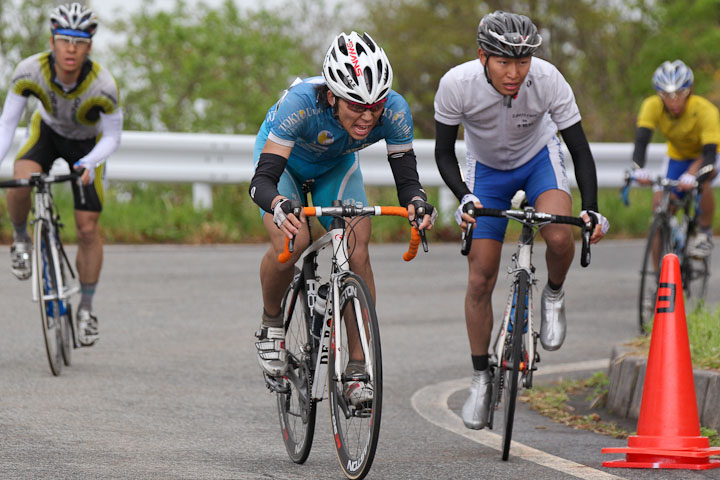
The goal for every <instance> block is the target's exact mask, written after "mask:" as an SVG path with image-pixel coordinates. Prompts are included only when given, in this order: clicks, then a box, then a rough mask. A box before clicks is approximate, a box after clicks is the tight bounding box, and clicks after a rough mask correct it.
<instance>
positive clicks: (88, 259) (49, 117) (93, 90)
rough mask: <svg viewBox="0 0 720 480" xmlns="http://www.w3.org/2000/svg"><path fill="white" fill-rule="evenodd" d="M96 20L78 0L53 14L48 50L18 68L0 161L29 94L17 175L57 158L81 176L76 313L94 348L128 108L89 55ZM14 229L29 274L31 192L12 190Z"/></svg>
mask: <svg viewBox="0 0 720 480" xmlns="http://www.w3.org/2000/svg"><path fill="white" fill-rule="evenodd" d="M97 26H98V23H97V17H96V15H95V13H93V11H92V10H90V9H88V8H86V7H84V6H82V5H81V4H79V3H72V4H70V5H59V6H58V7H56V8H54V9H53V10H52V12H51V13H50V31H51V36H50V51H48V52H43V53H39V54H36V55H33V56H31V57H29V58H26V59H25V60H23V61H22V62H20V63H19V64H18V66H17V67H16V69H15V72H14V73H13V76H12V85H11V87H10V91H9V92H8V95H7V98H6V99H5V104H4V107H3V110H2V114H1V115H0V161H2V159H3V158H4V157H5V155H7V153H8V151H9V149H10V145H11V143H12V139H13V136H14V132H15V129H16V128H17V126H18V123H19V122H20V117H21V116H22V112H23V110H24V109H25V106H26V103H27V100H28V97H30V96H31V95H32V96H34V97H36V98H37V99H38V100H39V105H38V108H37V110H36V111H35V113H34V114H33V116H32V119H31V121H30V125H29V126H28V129H27V139H26V141H25V144H24V145H23V146H22V147H21V148H20V150H19V152H18V154H17V156H16V158H15V164H14V178H28V177H29V176H30V174H31V173H35V172H49V170H50V168H51V167H52V164H53V162H54V161H55V159H57V158H60V157H62V158H64V159H65V160H66V161H67V162H68V164H69V165H70V166H71V167H72V168H75V169H78V168H85V172H84V173H83V176H82V183H83V185H84V186H83V187H82V188H83V190H84V198H85V203H84V204H81V202H80V193H79V187H78V186H77V185H73V195H74V198H75V223H76V225H77V231H78V254H77V260H76V263H77V269H78V274H79V278H80V284H81V294H82V296H81V300H80V305H79V308H78V314H77V315H78V317H77V318H78V325H79V337H80V341H81V343H83V344H86V345H92V344H93V343H94V342H95V341H96V340H97V338H98V326H97V317H95V315H93V314H92V299H93V295H94V293H95V287H96V285H97V282H98V279H99V277H100V269H101V266H102V257H103V248H102V241H101V238H100V234H99V231H98V220H99V218H100V212H101V210H102V203H103V177H104V162H105V160H106V159H107V157H108V156H109V155H110V154H111V153H113V152H114V151H115V150H116V149H117V147H118V145H119V144H120V135H121V131H122V121H123V117H122V110H121V109H120V105H119V100H118V89H117V85H116V83H115V79H114V78H113V77H112V75H110V73H109V72H108V71H107V70H105V69H103V68H102V67H101V66H100V65H98V64H97V63H95V62H93V61H92V60H91V59H90V58H89V57H88V55H89V53H90V50H91V48H92V37H93V35H94V34H95V31H96V30H97ZM7 204H8V211H9V214H10V220H11V222H12V224H13V229H14V233H13V245H12V247H11V250H10V257H11V266H12V271H13V273H14V274H15V275H16V276H17V277H18V278H19V279H21V280H24V279H27V278H29V277H30V274H31V272H30V270H31V263H30V250H31V243H32V241H31V238H30V235H29V234H28V231H27V217H28V212H29V210H30V189H29V188H18V189H11V190H9V191H8V193H7Z"/></svg>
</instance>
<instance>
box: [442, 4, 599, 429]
mask: <svg viewBox="0 0 720 480" xmlns="http://www.w3.org/2000/svg"><path fill="white" fill-rule="evenodd" d="M541 42H542V38H541V37H540V35H539V34H538V32H537V28H536V27H535V25H534V24H533V23H532V21H530V19H529V18H528V17H526V16H524V15H518V14H513V13H506V12H501V11H496V12H494V13H491V14H488V15H486V16H484V17H483V18H482V20H481V21H480V25H479V27H478V46H479V48H478V59H476V60H472V61H470V62H467V63H464V64H461V65H459V66H457V67H454V68H452V69H451V70H450V71H448V72H447V73H446V74H445V75H444V76H443V77H442V79H441V80H440V85H439V87H438V91H437V93H436V96H435V121H436V122H435V125H436V146H435V159H436V161H437V165H438V169H439V170H440V174H441V175H442V177H443V180H444V181H445V183H446V184H447V185H448V186H449V187H450V189H451V190H452V191H453V193H454V194H455V196H456V197H457V198H458V199H459V200H460V206H459V207H458V210H457V212H456V215H455V217H456V220H457V221H458V223H459V224H460V225H461V227H462V228H463V229H465V228H466V226H467V224H468V223H475V225H476V226H475V230H474V233H473V240H472V242H473V244H474V245H473V247H472V249H471V251H470V254H469V256H468V266H469V275H468V287H467V292H466V297H465V318H466V323H467V330H468V337H469V341H470V353H471V357H472V363H473V370H474V375H473V380H472V383H471V387H470V396H469V398H468V399H467V401H466V402H465V404H464V406H463V409H462V418H463V422H464V423H465V426H466V427H468V428H472V429H482V428H484V427H485V424H486V423H487V416H488V407H489V403H490V398H489V394H490V388H489V383H490V374H489V370H488V348H489V345H490V336H491V331H492V324H493V319H492V304H491V295H492V291H493V289H494V287H495V282H496V280H497V274H498V268H499V263H500V252H501V247H502V242H503V239H504V236H505V228H506V225H507V219H503V218H492V217H480V218H478V219H477V220H475V219H474V218H472V217H471V216H469V215H468V214H467V213H463V207H464V206H465V205H466V204H467V203H471V202H472V203H473V204H474V205H475V207H478V208H480V207H487V208H497V209H507V208H510V201H511V198H512V197H513V195H514V194H515V192H516V191H517V190H524V191H525V192H526V196H527V199H528V202H529V203H530V204H531V205H534V206H535V208H536V209H538V210H539V211H543V212H547V213H554V214H558V215H571V214H572V208H571V207H572V205H571V196H570V186H569V182H568V178H567V174H566V171H565V164H564V159H563V153H562V150H561V145H560V140H559V139H558V137H557V133H558V130H559V131H560V133H562V136H563V139H564V141H565V143H566V145H567V147H568V150H569V151H570V154H571V156H572V159H573V163H574V166H575V177H576V179H577V183H578V186H579V188H580V193H581V196H582V212H581V216H582V217H583V218H585V219H586V221H587V220H588V219H589V215H593V216H594V217H595V219H596V220H597V222H598V224H597V226H596V228H595V230H594V232H593V234H592V236H591V243H596V242H598V241H599V240H600V239H601V238H602V237H603V236H604V235H605V233H606V232H607V229H608V227H609V224H608V221H607V220H606V219H605V217H603V216H602V215H600V214H599V213H597V212H598V206H597V178H596V172H595V163H594V160H593V157H592V154H591V152H590V146H589V144H588V141H587V139H586V137H585V133H584V132H583V129H582V126H581V124H580V112H579V110H578V107H577V105H576V103H575V97H574V95H573V92H572V89H571V88H570V85H568V83H567V82H566V81H565V79H564V78H563V76H562V74H560V72H559V71H558V70H557V69H556V68H555V67H554V66H553V65H551V64H550V63H548V62H546V61H544V60H541V59H539V58H533V54H534V53H535V51H536V49H537V48H538V47H539V46H540V44H541ZM461 123H462V124H463V127H464V128H465V143H466V147H467V158H466V161H465V169H464V173H465V180H464V181H463V177H462V175H461V172H460V170H459V168H458V161H457V157H456V155H455V141H456V140H457V136H458V129H459V125H460V124H461ZM541 233H542V235H543V238H544V239H545V242H546V244H547V251H546V261H547V268H548V282H547V285H546V286H545V288H544V290H543V294H542V301H541V304H542V306H541V314H542V318H541V328H540V341H541V343H542V345H543V347H544V348H545V349H546V350H557V349H558V348H560V346H561V345H562V343H563V341H564V339H565V331H566V322H565V305H564V302H565V295H564V292H563V289H562V285H563V282H564V281H565V276H566V274H567V272H568V269H569V268H570V264H571V262H572V258H573V255H574V249H575V246H574V242H573V238H572V234H571V231H570V227H569V226H567V225H548V226H546V227H544V228H543V229H542V231H541Z"/></svg>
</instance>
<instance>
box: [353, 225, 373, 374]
mask: <svg viewBox="0 0 720 480" xmlns="http://www.w3.org/2000/svg"><path fill="white" fill-rule="evenodd" d="M348 223H350V224H351V225H352V229H350V228H348V229H347V230H346V234H347V243H348V253H349V254H351V256H350V260H349V263H350V270H352V271H353V272H354V273H356V274H357V275H359V276H360V277H361V278H362V279H363V280H364V281H365V283H366V284H367V286H368V288H369V289H370V294H371V295H372V299H373V303H375V277H374V276H373V271H372V266H371V265H370V252H369V249H368V245H369V243H370V233H371V231H372V227H371V222H370V219H369V218H367V217H360V218H356V219H353V220H350V221H349V222H348ZM346 318H347V319H348V320H349V319H351V318H353V316H352V315H348V316H347V317H346ZM346 330H347V336H348V348H349V349H350V360H357V361H362V360H363V359H364V358H363V353H362V346H361V345H360V338H359V336H358V334H357V331H356V330H355V329H353V328H347V329H346Z"/></svg>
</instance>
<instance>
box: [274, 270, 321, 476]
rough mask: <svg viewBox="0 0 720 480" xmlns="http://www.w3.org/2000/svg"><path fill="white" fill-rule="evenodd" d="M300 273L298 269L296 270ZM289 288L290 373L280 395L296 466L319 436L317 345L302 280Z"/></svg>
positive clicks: (280, 408)
mask: <svg viewBox="0 0 720 480" xmlns="http://www.w3.org/2000/svg"><path fill="white" fill-rule="evenodd" d="M296 273H297V269H296ZM295 278H296V279H297V280H296V282H297V283H296V282H293V283H291V284H290V286H289V287H288V289H287V291H286V292H285V295H284V297H283V301H282V311H283V313H284V315H283V317H284V319H285V348H286V350H287V354H288V370H287V372H286V373H285V375H284V376H283V378H282V382H281V383H282V385H283V386H285V387H287V391H286V392H278V394H277V404H278V415H279V417H280V429H281V431H282V435H283V442H284V443H285V448H286V450H287V452H288V455H289V456H290V459H291V460H292V461H293V462H295V463H304V462H305V460H307V458H308V455H310V449H311V448H312V442H313V437H314V435H315V414H316V406H317V405H316V403H317V402H316V401H315V400H313V399H312V369H313V368H314V365H313V363H312V359H313V351H315V348H314V341H313V340H312V336H311V335H310V322H309V319H308V307H307V300H306V297H305V290H304V288H303V279H302V277H301V276H296V277H295Z"/></svg>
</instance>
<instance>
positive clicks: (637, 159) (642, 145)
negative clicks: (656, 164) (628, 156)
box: [632, 127, 653, 168]
mask: <svg viewBox="0 0 720 480" xmlns="http://www.w3.org/2000/svg"><path fill="white" fill-rule="evenodd" d="M652 133H653V132H652V130H650V129H649V128H645V127H638V128H637V130H635V148H634V149H633V157H632V159H633V163H634V164H635V165H636V166H637V168H643V167H644V166H645V159H646V158H647V157H646V156H645V152H646V151H647V146H648V143H650V139H651V138H652Z"/></svg>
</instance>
